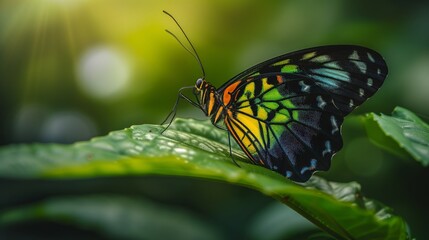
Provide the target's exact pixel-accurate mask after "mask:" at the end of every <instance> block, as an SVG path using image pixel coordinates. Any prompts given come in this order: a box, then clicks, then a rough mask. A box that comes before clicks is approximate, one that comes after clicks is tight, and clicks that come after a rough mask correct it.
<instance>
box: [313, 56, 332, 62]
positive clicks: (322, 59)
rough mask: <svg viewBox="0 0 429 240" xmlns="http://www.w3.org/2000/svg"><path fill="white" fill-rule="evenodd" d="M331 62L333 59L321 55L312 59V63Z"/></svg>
mask: <svg viewBox="0 0 429 240" xmlns="http://www.w3.org/2000/svg"><path fill="white" fill-rule="evenodd" d="M330 60H331V58H330V57H329V56H328V55H320V56H317V57H315V58H313V59H311V60H310V61H311V62H318V63H323V62H329V61H330Z"/></svg>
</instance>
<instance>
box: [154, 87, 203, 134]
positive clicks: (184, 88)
mask: <svg viewBox="0 0 429 240" xmlns="http://www.w3.org/2000/svg"><path fill="white" fill-rule="evenodd" d="M190 88H194V86H188V87H182V88H180V89H179V93H178V94H177V98H176V102H175V103H174V106H173V109H172V110H171V112H170V113H169V114H168V115H167V117H166V118H165V120H164V121H162V123H161V125H164V124H165V123H166V122H167V120H168V119H170V117H171V120H170V122H169V123H168V124H167V127H165V128H164V129H163V130H162V131H161V134H162V133H164V132H165V130H167V128H169V127H170V125H171V123H172V122H173V120H174V118H175V117H176V113H177V106H178V105H179V101H180V99H185V100H186V101H188V102H189V103H191V104H192V105H194V106H195V107H198V108H200V106H199V105H198V104H197V103H195V102H194V101H192V99H190V98H188V97H187V96H185V95H184V94H183V93H182V91H183V90H186V89H190Z"/></svg>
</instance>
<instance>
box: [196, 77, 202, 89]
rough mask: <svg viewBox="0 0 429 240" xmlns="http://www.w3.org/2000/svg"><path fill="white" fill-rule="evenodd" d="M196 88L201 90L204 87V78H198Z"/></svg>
mask: <svg viewBox="0 0 429 240" xmlns="http://www.w3.org/2000/svg"><path fill="white" fill-rule="evenodd" d="M195 86H196V87H197V88H201V87H202V86H203V79H202V78H198V80H197V82H196V83H195Z"/></svg>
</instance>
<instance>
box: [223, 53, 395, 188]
mask: <svg viewBox="0 0 429 240" xmlns="http://www.w3.org/2000/svg"><path fill="white" fill-rule="evenodd" d="M386 75H387V67H386V64H385V62H384V60H383V58H382V57H381V56H380V55H379V54H378V53H377V52H375V51H373V50H370V49H367V48H364V47H359V46H348V45H341V46H324V47H317V48H311V49H306V50H301V51H297V52H294V53H290V54H285V55H282V56H279V57H276V58H273V59H270V60H268V61H265V62H263V63H260V64H258V65H256V66H254V67H251V68H249V69H248V70H246V71H244V72H242V73H240V74H238V75H237V76H235V77H234V78H232V79H231V80H230V81H228V82H227V83H226V84H224V85H223V86H222V87H220V88H219V89H218V90H217V93H218V95H219V96H221V99H220V100H219V101H221V102H222V103H221V104H220V105H221V106H222V108H224V109H225V110H223V111H224V112H223V117H224V123H225V125H226V127H227V128H228V130H229V131H230V133H231V135H232V136H233V137H234V139H235V140H236V142H237V143H238V144H239V145H240V147H241V148H242V149H243V151H244V152H245V153H246V154H247V156H248V157H249V158H250V159H251V160H252V161H253V162H254V163H256V164H260V165H263V166H264V167H266V168H269V169H272V170H274V171H277V172H279V173H281V174H283V175H285V176H287V177H288V178H290V179H292V180H294V181H299V182H304V181H307V180H308V178H309V177H311V175H312V173H313V172H314V171H316V170H327V169H328V168H329V167H330V160H331V158H332V156H333V154H334V153H335V152H337V151H338V150H340V149H341V147H342V138H341V133H340V127H341V124H342V122H343V117H344V116H346V115H347V114H349V113H350V112H351V111H352V110H353V109H354V108H356V107H357V106H359V105H361V104H362V103H363V102H364V101H365V100H366V99H367V98H369V97H370V96H372V95H373V94H374V93H375V92H376V91H377V90H378V88H379V87H380V86H381V85H382V83H383V81H384V79H385V77H386ZM222 97H223V99H222Z"/></svg>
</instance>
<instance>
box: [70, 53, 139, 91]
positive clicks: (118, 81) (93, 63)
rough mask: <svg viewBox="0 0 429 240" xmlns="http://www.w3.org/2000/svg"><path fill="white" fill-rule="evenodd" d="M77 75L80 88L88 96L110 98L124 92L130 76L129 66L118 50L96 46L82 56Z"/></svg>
mask: <svg viewBox="0 0 429 240" xmlns="http://www.w3.org/2000/svg"><path fill="white" fill-rule="evenodd" d="M78 76H79V77H78V81H79V84H80V86H81V88H82V89H83V90H84V91H85V92H86V93H87V94H88V95H89V96H92V97H95V98H103V99H106V98H112V97H117V96H119V95H120V94H123V93H124V92H125V90H126V87H127V86H128V83H129V80H130V77H131V67H130V64H129V61H128V59H127V58H126V57H125V56H124V54H122V53H121V52H120V51H118V50H116V49H114V48H111V47H103V46H98V47H94V48H92V49H90V50H88V51H87V52H86V53H85V54H84V55H83V56H82V58H81V60H80V62H79V66H78Z"/></svg>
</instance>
